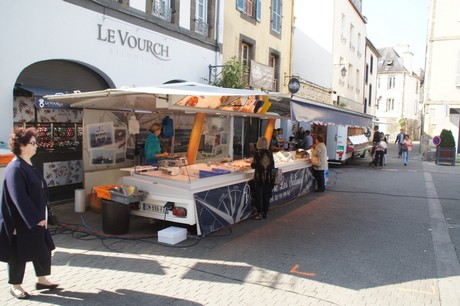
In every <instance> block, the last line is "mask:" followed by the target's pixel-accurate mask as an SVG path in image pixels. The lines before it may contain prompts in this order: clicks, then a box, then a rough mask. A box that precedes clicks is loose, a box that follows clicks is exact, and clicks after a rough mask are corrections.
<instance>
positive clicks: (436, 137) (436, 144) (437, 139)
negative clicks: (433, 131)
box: [433, 136, 441, 146]
mask: <svg viewBox="0 0 460 306" xmlns="http://www.w3.org/2000/svg"><path fill="white" fill-rule="evenodd" d="M433 144H434V145H435V146H439V145H440V144H441V137H439V136H434V137H433Z"/></svg>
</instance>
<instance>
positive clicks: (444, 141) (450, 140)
mask: <svg viewBox="0 0 460 306" xmlns="http://www.w3.org/2000/svg"><path fill="white" fill-rule="evenodd" d="M439 137H441V144H440V145H439V146H440V147H450V148H452V147H455V139H454V135H452V131H451V130H446V129H443V130H442V131H441V135H440V136H439Z"/></svg>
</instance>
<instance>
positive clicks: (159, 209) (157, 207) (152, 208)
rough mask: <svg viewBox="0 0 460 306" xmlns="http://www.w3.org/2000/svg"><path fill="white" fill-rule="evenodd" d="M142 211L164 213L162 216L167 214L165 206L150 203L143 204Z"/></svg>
mask: <svg viewBox="0 0 460 306" xmlns="http://www.w3.org/2000/svg"><path fill="white" fill-rule="evenodd" d="M142 210H146V211H152V212H156V213H162V214H163V213H164V212H165V208H164V206H161V205H156V204H149V203H142Z"/></svg>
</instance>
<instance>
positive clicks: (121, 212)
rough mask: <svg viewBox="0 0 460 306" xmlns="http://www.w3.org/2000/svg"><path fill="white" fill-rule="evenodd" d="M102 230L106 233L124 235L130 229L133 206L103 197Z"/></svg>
mask: <svg viewBox="0 0 460 306" xmlns="http://www.w3.org/2000/svg"><path fill="white" fill-rule="evenodd" d="M101 203H102V231H103V232H104V233H105V234H111V235H124V234H127V233H128V231H129V220H130V217H131V207H130V205H129V204H123V203H119V202H115V201H110V200H105V199H101Z"/></svg>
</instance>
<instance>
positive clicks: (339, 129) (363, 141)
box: [291, 97, 374, 163]
mask: <svg viewBox="0 0 460 306" xmlns="http://www.w3.org/2000/svg"><path fill="white" fill-rule="evenodd" d="M291 117H292V120H295V121H298V122H311V123H315V124H318V125H323V126H325V129H324V134H325V135H326V137H325V144H326V147H327V153H328V159H329V162H337V163H345V162H347V161H348V160H349V159H351V158H354V157H364V156H365V155H366V152H367V151H368V150H370V149H371V148H372V141H371V140H370V139H369V136H370V134H368V135H365V132H366V131H370V129H371V127H372V124H373V119H374V116H372V115H369V114H364V113H359V112H355V111H352V110H348V109H344V108H340V107H336V106H333V105H327V104H324V103H318V102H313V101H306V100H303V99H301V98H297V97H293V98H291Z"/></svg>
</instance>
